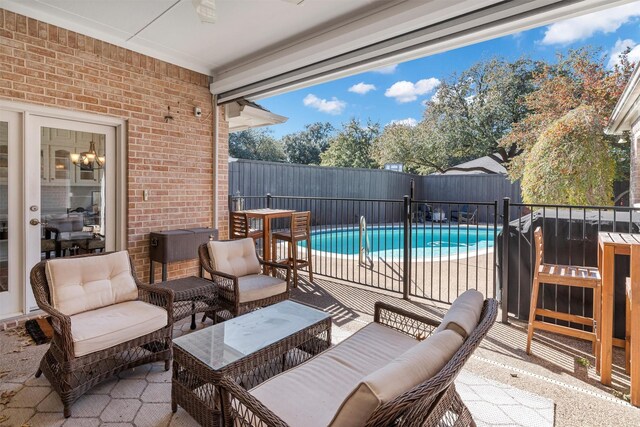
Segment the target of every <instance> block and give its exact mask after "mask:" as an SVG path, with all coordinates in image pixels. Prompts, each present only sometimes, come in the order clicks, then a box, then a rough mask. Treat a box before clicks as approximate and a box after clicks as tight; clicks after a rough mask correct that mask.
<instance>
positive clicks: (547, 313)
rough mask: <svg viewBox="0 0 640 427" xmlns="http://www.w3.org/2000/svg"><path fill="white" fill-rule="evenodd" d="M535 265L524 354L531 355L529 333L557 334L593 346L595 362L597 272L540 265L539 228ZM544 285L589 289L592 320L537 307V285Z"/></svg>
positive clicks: (541, 252) (597, 334)
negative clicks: (570, 323)
mask: <svg viewBox="0 0 640 427" xmlns="http://www.w3.org/2000/svg"><path fill="white" fill-rule="evenodd" d="M534 235H535V245H534V248H535V251H536V265H535V270H534V273H533V289H532V292H531V308H530V311H529V331H528V332H529V333H528V334H527V354H531V340H532V338H533V331H534V330H535V329H541V330H545V331H549V332H554V333H557V334H562V335H567V336H571V337H575V338H580V339H584V340H587V341H591V342H592V343H593V350H594V353H595V355H596V359H599V355H600V351H599V348H600V346H599V345H598V344H599V341H600V337H599V331H598V327H599V325H600V303H601V297H602V295H601V294H602V287H601V279H600V272H599V271H598V269H597V268H595V267H579V266H570V265H556V264H545V263H544V241H543V238H542V229H541V228H540V227H538V228H536V230H535V232H534ZM541 283H547V284H553V285H560V286H569V287H578V288H590V289H593V317H585V316H578V315H575V314H569V313H562V312H558V311H553V310H548V309H542V308H538V307H537V305H538V294H539V290H540V284H541ZM536 316H543V317H549V318H553V319H557V320H564V321H566V322H572V323H577V324H580V325H586V326H590V327H591V328H592V330H591V331H583V330H581V329H575V328H571V327H568V326H562V325H556V324H554V323H549V322H545V321H543V320H536Z"/></svg>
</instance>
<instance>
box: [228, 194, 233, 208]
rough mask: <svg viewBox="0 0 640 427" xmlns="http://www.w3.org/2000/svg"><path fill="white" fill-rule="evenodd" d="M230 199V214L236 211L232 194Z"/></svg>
mask: <svg viewBox="0 0 640 427" xmlns="http://www.w3.org/2000/svg"><path fill="white" fill-rule="evenodd" d="M228 198H229V202H228V203H229V206H228V208H229V212H233V211H234V209H233V208H234V206H233V196H232V195H231V194H229V196H228Z"/></svg>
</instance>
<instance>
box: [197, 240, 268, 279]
mask: <svg viewBox="0 0 640 427" xmlns="http://www.w3.org/2000/svg"><path fill="white" fill-rule="evenodd" d="M254 245H255V243H254V241H253V239H252V238H250V237H248V238H246V239H238V240H230V241H226V242H216V241H210V242H209V244H208V245H207V247H208V249H209V258H210V259H211V268H213V269H214V270H216V271H220V272H222V273H226V274H230V275H232V276H237V277H241V276H246V275H248V274H260V271H261V269H260V262H259V261H258V257H257V256H256V247H255V246H254Z"/></svg>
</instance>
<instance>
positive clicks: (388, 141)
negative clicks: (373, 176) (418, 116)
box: [373, 120, 451, 175]
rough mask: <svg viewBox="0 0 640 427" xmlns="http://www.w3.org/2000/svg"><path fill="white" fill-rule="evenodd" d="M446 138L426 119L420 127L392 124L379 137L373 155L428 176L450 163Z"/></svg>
mask: <svg viewBox="0 0 640 427" xmlns="http://www.w3.org/2000/svg"><path fill="white" fill-rule="evenodd" d="M445 145H446V140H445V138H443V137H442V136H441V135H440V134H438V132H437V131H435V129H434V128H433V127H432V126H431V124H430V123H429V122H428V121H427V120H423V121H422V122H420V123H419V124H418V125H417V126H408V125H405V124H398V123H396V124H390V125H387V126H385V128H384V131H383V132H382V133H381V134H380V136H379V137H378V138H376V140H375V143H374V148H373V157H374V159H375V160H376V161H377V162H378V163H379V164H380V165H384V164H386V163H402V164H403V165H404V170H405V171H407V172H411V173H418V174H423V175H427V174H429V173H432V172H444V171H445V170H446V169H447V167H448V166H449V165H450V162H451V160H450V158H449V156H448V153H447V150H446V146H445Z"/></svg>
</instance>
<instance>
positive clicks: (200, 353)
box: [171, 301, 331, 426]
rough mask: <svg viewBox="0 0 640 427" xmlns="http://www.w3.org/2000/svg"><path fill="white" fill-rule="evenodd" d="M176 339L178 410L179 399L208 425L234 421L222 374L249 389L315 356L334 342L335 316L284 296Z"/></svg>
mask: <svg viewBox="0 0 640 427" xmlns="http://www.w3.org/2000/svg"><path fill="white" fill-rule="evenodd" d="M173 344H174V347H173V352H174V354H173V377H172V387H171V407H172V409H173V411H174V412H175V411H176V410H177V407H178V405H180V406H182V407H183V408H184V409H185V410H186V411H187V412H188V413H189V414H190V415H191V416H192V417H193V418H194V419H195V420H196V421H198V422H199V423H200V424H202V425H203V426H218V425H220V423H221V422H223V423H224V425H232V424H231V423H232V420H231V415H230V411H229V410H228V405H229V399H228V398H225V395H224V390H222V389H221V387H220V380H221V379H222V377H223V376H227V377H228V378H232V379H233V380H234V381H235V382H237V383H238V384H240V385H241V386H243V387H245V388H247V389H250V388H253V387H255V386H256V385H258V384H260V383H261V382H263V381H265V380H267V379H269V378H271V377H273V376H274V375H277V374H279V373H281V372H284V371H285V370H287V369H290V368H292V367H294V366H297V365H299V364H300V363H302V362H304V361H306V360H308V359H310V358H311V357H313V356H314V355H316V354H318V353H320V352H322V351H324V350H326V349H327V348H329V346H330V345H331V316H329V315H328V314H327V313H325V312H322V311H320V310H316V309H314V308H311V307H308V306H306V305H303V304H299V303H296V302H293V301H283V302H280V303H278V304H274V305H271V306H269V307H265V308H262V309H260V310H256V311H253V312H251V313H248V314H245V315H242V316H239V317H235V318H233V319H230V320H227V321H226V322H223V323H219V324H216V325H213V326H210V327H208V328H205V329H201V330H199V331H196V332H192V333H190V334H187V335H183V336H181V337H179V338H176V339H175V340H173ZM225 407H226V408H225ZM221 415H222V417H221ZM221 418H222V419H221Z"/></svg>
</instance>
